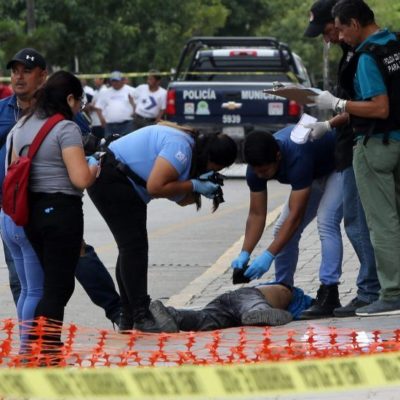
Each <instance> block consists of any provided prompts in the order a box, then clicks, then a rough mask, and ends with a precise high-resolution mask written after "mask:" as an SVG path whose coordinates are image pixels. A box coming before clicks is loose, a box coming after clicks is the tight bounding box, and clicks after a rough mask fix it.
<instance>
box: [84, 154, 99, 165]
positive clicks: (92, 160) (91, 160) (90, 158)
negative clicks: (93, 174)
mask: <svg viewBox="0 0 400 400" xmlns="http://www.w3.org/2000/svg"><path fill="white" fill-rule="evenodd" d="M86 161H87V163H88V165H89V167H93V166H97V165H99V162H98V161H97V160H96V159H95V158H94V157H93V156H88V157H86Z"/></svg>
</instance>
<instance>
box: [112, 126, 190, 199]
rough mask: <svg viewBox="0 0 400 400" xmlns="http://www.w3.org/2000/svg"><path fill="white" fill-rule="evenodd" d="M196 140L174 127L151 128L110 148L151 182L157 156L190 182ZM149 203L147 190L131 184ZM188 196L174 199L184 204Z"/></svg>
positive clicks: (134, 133)
mask: <svg viewBox="0 0 400 400" xmlns="http://www.w3.org/2000/svg"><path fill="white" fill-rule="evenodd" d="M193 145H194V140H193V138H192V137H191V136H190V135H188V134H186V133H184V132H182V131H180V130H178V129H174V128H170V127H168V126H163V125H150V126H146V127H144V128H141V129H138V130H137V131H135V132H132V133H129V134H127V135H125V136H123V137H122V138H120V139H117V140H115V141H114V142H112V143H111V144H110V146H109V148H110V150H111V151H112V152H113V153H114V155H115V158H116V159H117V160H119V161H121V162H122V163H124V164H125V165H127V166H128V167H129V168H130V169H131V170H132V171H134V172H135V173H136V174H137V175H139V176H140V177H141V178H142V179H144V180H145V181H147V180H148V178H149V176H150V172H151V170H152V169H153V166H154V163H155V161H156V158H157V157H162V158H164V159H165V160H167V161H168V162H169V163H170V164H171V165H172V166H173V167H174V168H175V169H176V171H177V172H178V175H179V178H178V180H180V181H185V180H187V179H189V173H190V167H191V162H192V147H193ZM131 182H132V185H133V186H134V187H135V189H136V191H137V192H138V193H139V195H140V197H141V198H142V200H143V201H144V202H145V203H148V202H149V201H150V200H151V196H150V195H149V193H148V192H147V190H146V188H144V187H143V186H140V185H137V184H136V183H135V182H133V181H131ZM183 198H184V196H177V197H174V198H171V199H170V200H172V201H176V202H178V201H180V200H182V199H183Z"/></svg>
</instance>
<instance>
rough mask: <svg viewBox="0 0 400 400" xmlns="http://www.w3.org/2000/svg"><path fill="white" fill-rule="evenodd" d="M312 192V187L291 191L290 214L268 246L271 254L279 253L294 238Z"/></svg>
mask: <svg viewBox="0 0 400 400" xmlns="http://www.w3.org/2000/svg"><path fill="white" fill-rule="evenodd" d="M310 193H311V187H308V188H306V189H302V190H295V191H292V192H291V194H290V197H289V215H288V216H287V218H286V219H285V221H284V222H283V224H282V226H281V228H280V229H279V232H278V233H277V235H276V236H275V238H274V240H273V241H272V243H271V244H270V245H269V247H268V251H269V252H270V253H271V254H273V255H277V254H278V253H279V252H280V251H281V250H282V249H283V247H284V246H285V245H286V243H287V242H288V241H289V240H290V239H291V238H292V236H293V234H294V232H295V231H296V229H297V228H298V226H299V225H300V223H301V221H302V219H303V217H304V213H305V211H306V208H307V203H308V199H309V197H310Z"/></svg>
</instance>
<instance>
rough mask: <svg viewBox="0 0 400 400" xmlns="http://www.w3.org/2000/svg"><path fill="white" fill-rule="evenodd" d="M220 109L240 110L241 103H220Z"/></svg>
mask: <svg viewBox="0 0 400 400" xmlns="http://www.w3.org/2000/svg"><path fill="white" fill-rule="evenodd" d="M221 107H222V108H225V109H226V110H237V109H239V108H242V103H236V101H228V102H226V103H222V105H221Z"/></svg>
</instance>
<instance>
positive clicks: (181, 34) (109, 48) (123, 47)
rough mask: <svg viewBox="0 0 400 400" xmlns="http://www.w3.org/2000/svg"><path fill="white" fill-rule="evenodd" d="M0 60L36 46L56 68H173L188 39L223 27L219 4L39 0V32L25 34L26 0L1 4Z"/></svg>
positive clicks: (216, 0)
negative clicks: (2, 17)
mask: <svg viewBox="0 0 400 400" xmlns="http://www.w3.org/2000/svg"><path fill="white" fill-rule="evenodd" d="M0 12H1V15H3V16H5V18H4V19H3V20H2V21H1V23H0V32H3V33H2V34H0V48H1V49H2V52H0V61H1V64H2V65H4V64H5V62H6V60H8V59H9V57H11V56H12V55H13V54H14V53H15V51H16V50H18V49H20V48H22V47H27V46H32V47H35V48H37V49H38V50H40V51H41V52H42V53H43V54H44V55H45V56H46V57H47V59H48V60H49V62H50V63H51V64H52V65H56V66H59V67H63V68H68V69H70V70H73V69H74V59H75V58H77V59H78V60H79V66H80V71H82V72H86V73H91V72H104V71H111V70H113V69H120V70H123V71H139V70H141V71H143V70H144V71H146V70H147V69H148V68H149V67H157V68H159V69H170V68H171V67H172V66H174V65H175V63H176V61H177V58H178V56H179V52H180V50H181V48H182V46H183V44H184V43H185V41H186V40H187V39H188V38H190V37H191V36H193V35H200V34H205V35H213V34H215V32H216V30H217V29H219V28H221V27H222V26H224V25H225V20H226V17H227V15H228V11H227V9H226V8H225V7H224V6H223V5H222V4H221V1H220V0H185V1H181V0H169V1H168V2H165V1H164V0H163V1H161V0H63V1H54V0H36V1H35V16H36V25H37V29H36V30H35V31H34V32H33V33H32V34H31V35H27V34H26V22H25V21H26V8H25V0H8V1H7V2H1V4H0Z"/></svg>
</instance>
